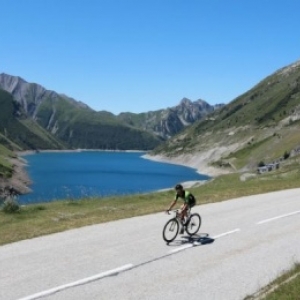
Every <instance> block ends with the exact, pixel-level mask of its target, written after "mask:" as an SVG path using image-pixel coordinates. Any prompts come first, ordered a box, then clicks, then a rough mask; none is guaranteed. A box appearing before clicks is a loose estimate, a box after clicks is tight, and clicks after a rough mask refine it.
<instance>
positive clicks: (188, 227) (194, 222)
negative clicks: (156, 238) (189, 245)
mask: <svg viewBox="0 0 300 300" xmlns="http://www.w3.org/2000/svg"><path fill="white" fill-rule="evenodd" d="M172 212H173V213H175V216H174V217H172V218H171V219H170V220H168V221H167V223H166V224H165V226H164V228H163V239H164V240H165V241H166V242H167V243H170V242H172V241H174V240H175V239H176V237H177V235H178V232H179V228H180V227H181V228H182V227H183V229H184V230H185V231H186V232H187V234H188V235H190V236H192V235H194V234H196V233H197V232H198V231H199V229H200V226H201V217H200V215H199V214H198V213H190V212H188V216H187V218H186V220H185V222H184V223H183V222H182V220H181V218H180V213H179V210H178V209H176V210H173V211H172ZM169 214H170V213H169Z"/></svg>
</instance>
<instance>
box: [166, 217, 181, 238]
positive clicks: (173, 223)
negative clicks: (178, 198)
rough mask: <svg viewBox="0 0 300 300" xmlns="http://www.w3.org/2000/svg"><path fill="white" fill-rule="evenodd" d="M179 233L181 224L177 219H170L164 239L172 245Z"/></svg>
mask: <svg viewBox="0 0 300 300" xmlns="http://www.w3.org/2000/svg"><path fill="white" fill-rule="evenodd" d="M178 231H179V222H178V220H177V219H176V218H173V219H170V220H169V221H168V222H167V223H166V225H165V226H164V229H163V239H164V240H165V241H166V242H167V243H170V242H172V241H174V240H175V238H176V236H177V234H178Z"/></svg>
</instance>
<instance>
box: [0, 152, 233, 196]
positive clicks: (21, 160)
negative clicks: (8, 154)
mask: <svg viewBox="0 0 300 300" xmlns="http://www.w3.org/2000/svg"><path fill="white" fill-rule="evenodd" d="M95 151H97V152H101V151H103V152H140V153H145V154H144V155H142V158H144V159H149V160H153V161H157V162H162V163H169V164H177V165H182V166H186V167H190V168H193V169H196V170H197V172H198V173H199V174H201V175H207V176H209V177H212V178H214V177H216V176H219V175H222V174H224V173H229V172H228V171H226V170H222V169H219V168H214V167H210V166H208V165H207V164H206V162H205V160H204V159H203V157H201V155H200V156H199V155H198V156H197V155H181V156H177V157H172V158H170V157H166V156H162V155H150V154H148V153H147V151H141V150H124V151H123V150H101V149H76V150H70V149H68V150H41V151H35V150H27V151H20V152H16V154H17V158H14V159H10V161H11V163H12V164H13V168H14V172H13V176H12V178H10V179H7V180H5V182H2V184H1V185H0V187H2V188H4V187H5V186H7V187H10V186H12V187H14V188H15V189H16V190H17V191H18V192H19V193H20V194H28V193H30V192H32V190H31V188H30V186H31V185H32V183H33V182H32V180H31V179H30V177H29V175H28V173H27V171H26V166H27V161H26V156H27V155H32V154H38V153H76V152H95ZM206 182H207V180H200V181H186V182H182V184H183V186H184V187H185V188H191V187H196V186H199V185H202V184H205V183H206ZM172 188H173V187H170V189H172ZM158 191H161V190H158Z"/></svg>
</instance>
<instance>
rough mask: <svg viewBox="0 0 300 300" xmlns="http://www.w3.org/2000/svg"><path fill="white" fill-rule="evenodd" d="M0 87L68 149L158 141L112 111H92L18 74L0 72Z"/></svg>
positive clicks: (142, 146)
mask: <svg viewBox="0 0 300 300" xmlns="http://www.w3.org/2000/svg"><path fill="white" fill-rule="evenodd" d="M0 88H1V89H3V90H5V91H7V92H9V93H10V94H11V95H12V97H13V99H14V100H15V101H16V102H17V103H19V104H20V106H21V107H22V108H23V110H24V115H26V116H27V118H28V119H31V120H33V121H34V122H36V123H37V124H38V125H40V126H41V127H42V128H44V129H45V130H47V131H48V132H49V133H51V134H52V135H53V136H54V137H55V138H56V139H57V140H59V141H61V142H62V143H63V144H65V145H66V147H68V148H71V149H74V148H89V149H114V150H115V149H119V150H128V149H132V150H148V149H153V148H154V147H155V146H157V145H158V144H159V143H161V139H160V138H158V137H157V136H155V135H153V134H151V133H149V132H147V131H145V130H141V129H139V128H134V127H132V126H129V125H128V124H125V123H123V122H121V121H120V120H118V118H117V117H116V116H114V115H113V114H112V113H109V112H105V111H102V112H96V111H94V110H92V109H91V108H89V107H88V106H87V105H85V104H84V103H82V102H79V101H76V100H74V99H72V98H70V97H67V96H65V95H61V94H58V93H56V92H54V91H49V90H46V89H45V88H44V87H42V86H41V85H38V84H36V83H28V82H26V81H25V80H24V79H22V78H20V77H15V76H10V75H7V74H3V73H2V74H0ZM35 147H36V145H35ZM51 149H52V148H51Z"/></svg>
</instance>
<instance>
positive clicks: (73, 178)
mask: <svg viewBox="0 0 300 300" xmlns="http://www.w3.org/2000/svg"><path fill="white" fill-rule="evenodd" d="M144 154H145V153H142V152H107V151H83V152H55V153H53V152H52V153H51V152H42V153H38V154H30V155H26V156H25V157H24V158H25V159H26V160H27V162H28V167H27V172H28V173H29V175H30V178H31V179H32V181H33V182H34V183H33V185H32V186H31V189H32V190H33V193H30V194H28V195H23V196H21V197H20V202H21V203H23V204H24V203H38V202H50V201H55V200H59V199H66V198H67V199H78V198H82V197H86V196H88V197H93V196H101V197H102V196H103V197H104V196H111V195H126V194H136V193H144V192H151V191H155V190H158V189H164V188H170V187H173V186H175V184H176V183H178V182H184V181H190V180H207V179H209V177H208V176H206V175H201V174H199V173H197V172H196V170H195V169H192V168H188V167H184V166H179V165H173V164H166V163H160V162H155V161H151V160H148V159H144V158H142V156H143V155H144Z"/></svg>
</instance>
